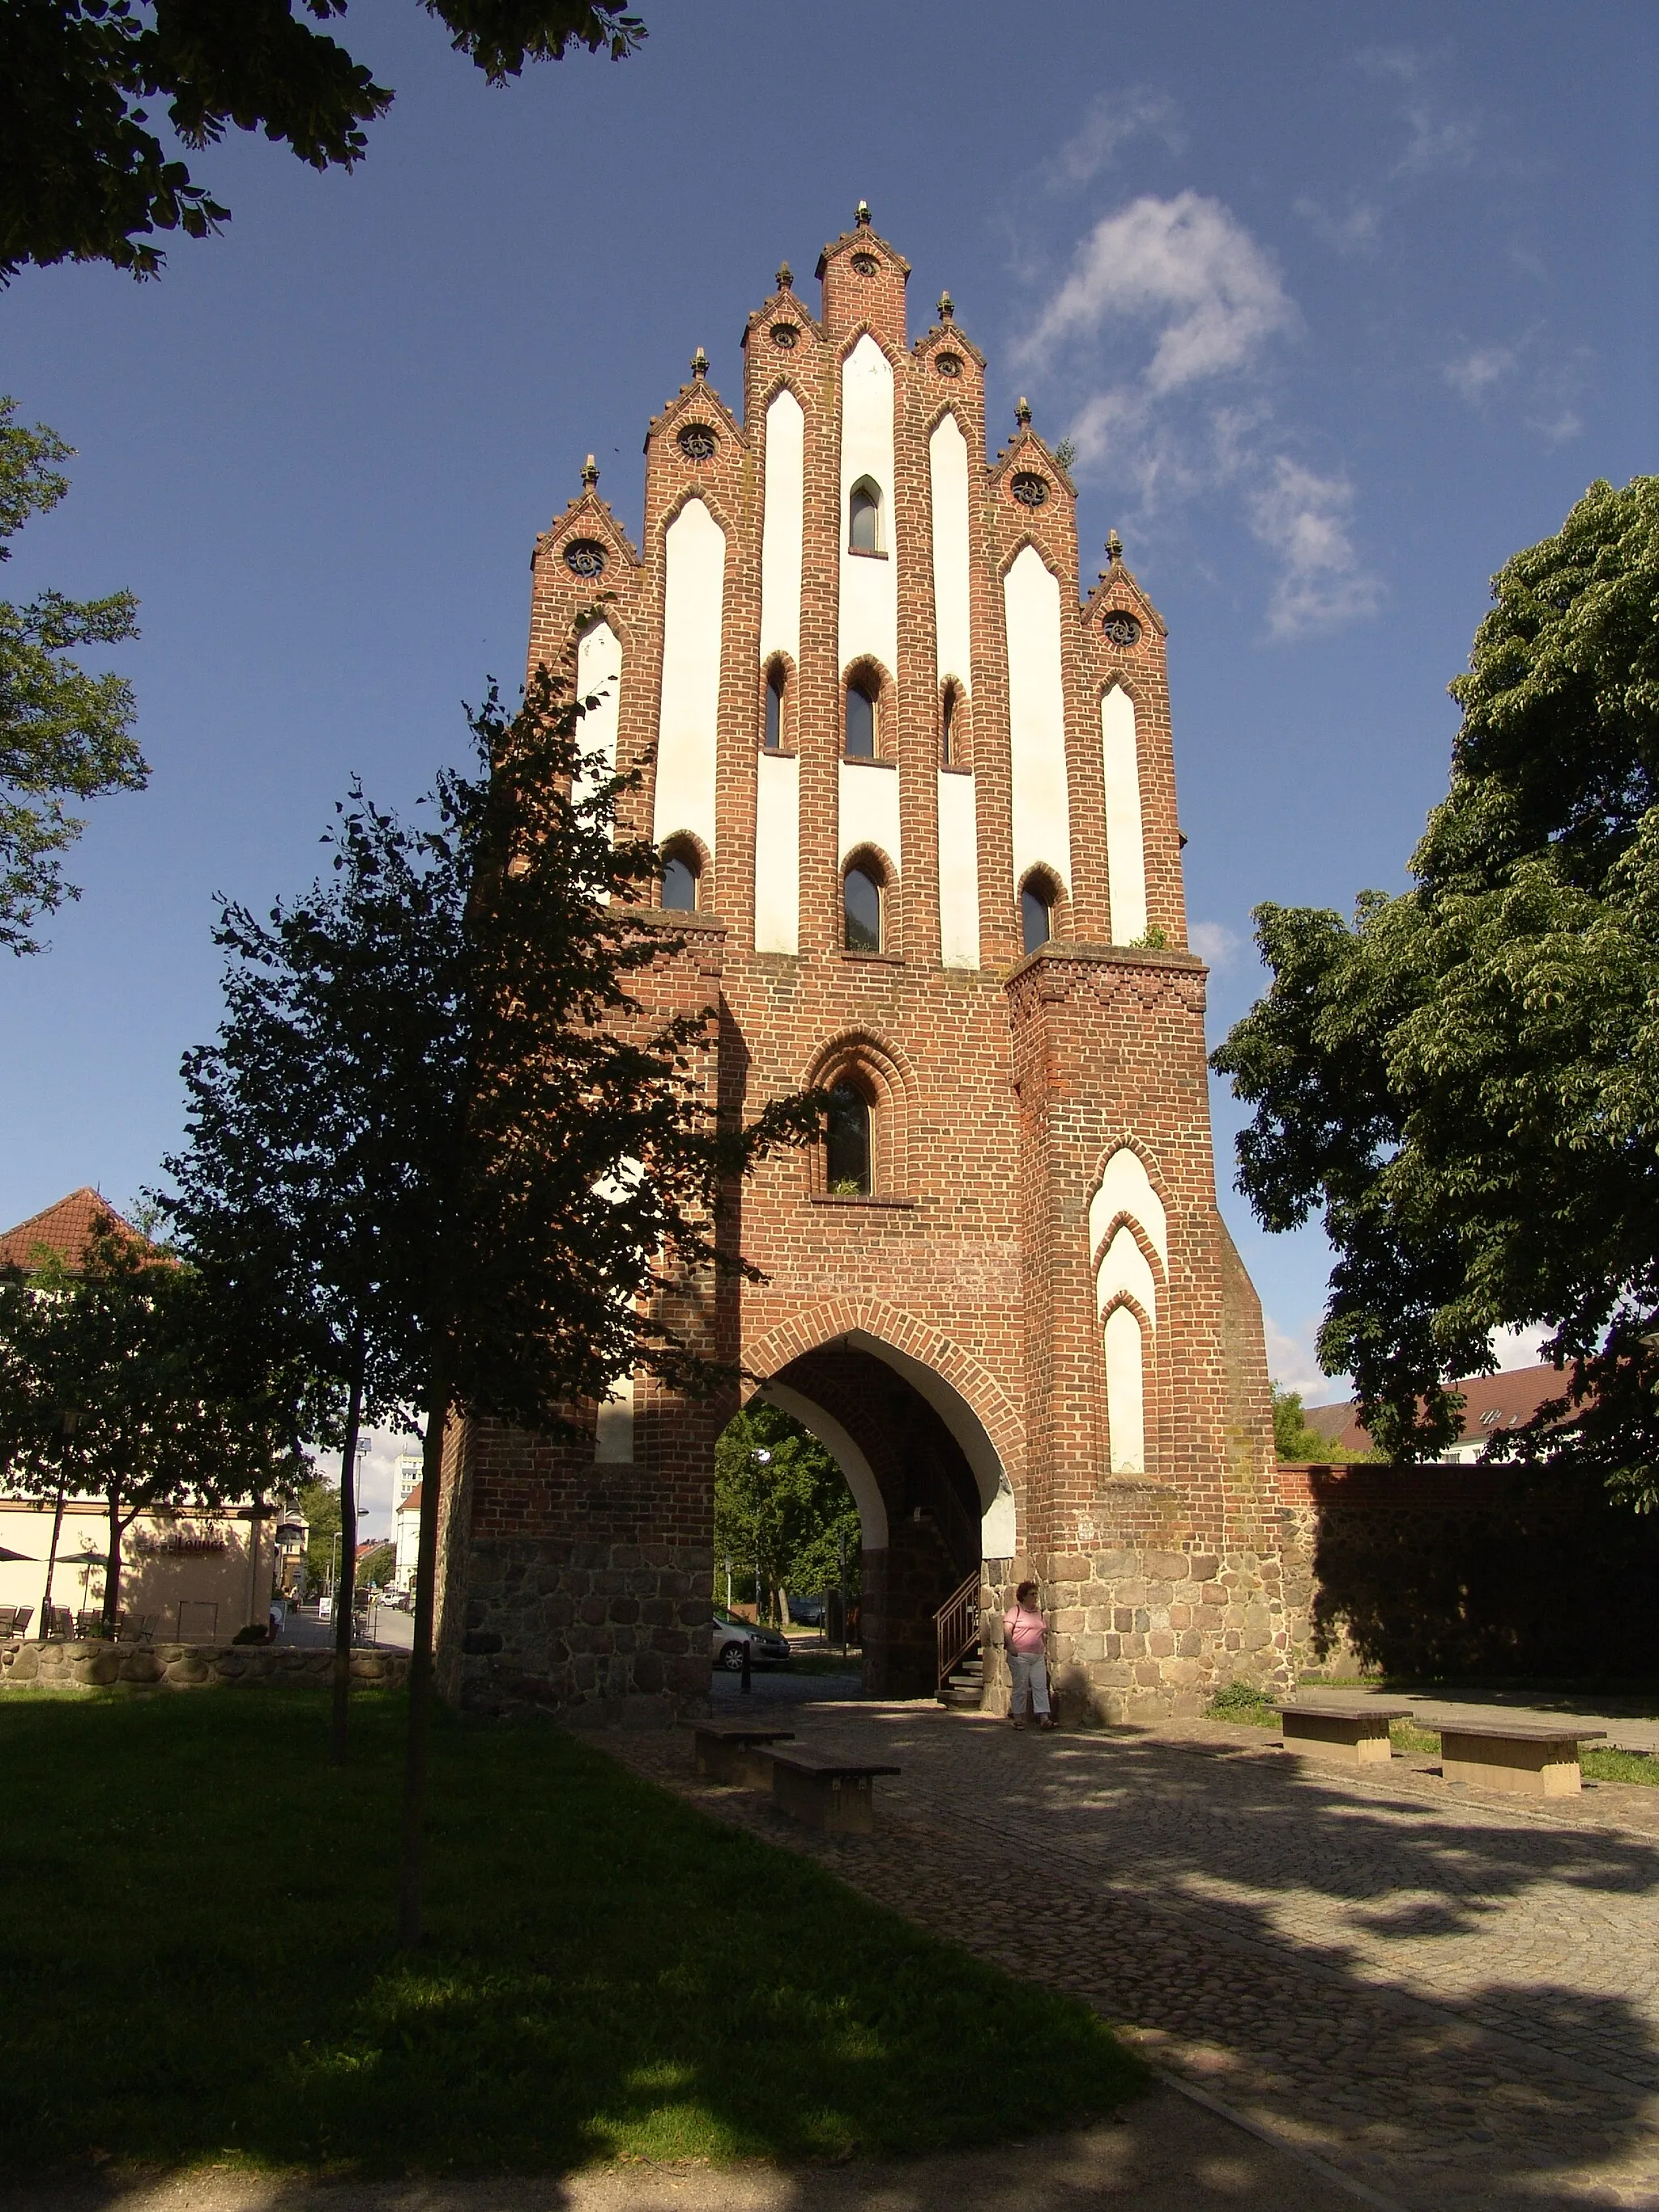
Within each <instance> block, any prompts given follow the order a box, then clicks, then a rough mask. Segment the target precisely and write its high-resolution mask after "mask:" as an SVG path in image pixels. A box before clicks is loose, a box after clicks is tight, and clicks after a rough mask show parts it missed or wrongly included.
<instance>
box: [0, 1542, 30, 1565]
mask: <svg viewBox="0 0 1659 2212" xmlns="http://www.w3.org/2000/svg"><path fill="white" fill-rule="evenodd" d="M29 1557H30V1554H29V1553H27V1552H9V1551H8V1550H7V1549H6V1547H5V1546H4V1545H3V1544H0V1567H9V1565H11V1564H12V1562H13V1560H14V1559H27V1558H29Z"/></svg>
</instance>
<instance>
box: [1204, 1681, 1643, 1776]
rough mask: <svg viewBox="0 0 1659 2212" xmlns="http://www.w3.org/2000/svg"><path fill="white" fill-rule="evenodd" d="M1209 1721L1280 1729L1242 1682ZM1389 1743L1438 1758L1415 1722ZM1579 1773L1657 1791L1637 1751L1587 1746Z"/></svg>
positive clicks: (1396, 1726)
mask: <svg viewBox="0 0 1659 2212" xmlns="http://www.w3.org/2000/svg"><path fill="white" fill-rule="evenodd" d="M1205 1710H1206V1715H1207V1717H1209V1718H1210V1719H1211V1720H1212V1721H1236V1722H1237V1723H1240V1724H1242V1725H1243V1726H1244V1727H1246V1728H1271V1729H1276V1728H1277V1727H1278V1726H1279V1714H1278V1711H1277V1710H1276V1708H1275V1707H1273V1706H1272V1705H1269V1704H1268V1703H1267V1699H1265V1698H1263V1697H1261V1695H1260V1694H1259V1692H1256V1691H1255V1690H1252V1689H1250V1688H1249V1687H1248V1686H1247V1685H1245V1684H1244V1683H1243V1682H1230V1683H1228V1684H1227V1685H1226V1686H1225V1688H1224V1689H1221V1690H1219V1691H1218V1692H1217V1693H1216V1695H1215V1696H1214V1697H1213V1698H1212V1699H1211V1700H1210V1703H1209V1705H1207V1706H1206V1708H1205ZM1389 1741H1390V1742H1391V1743H1392V1744H1393V1746H1394V1747H1395V1750H1396V1751H1399V1752H1416V1753H1421V1754H1422V1755H1424V1756H1425V1757H1427V1758H1430V1759H1438V1758H1439V1756H1440V1731H1439V1730H1438V1729H1431V1728H1421V1727H1419V1725H1418V1723H1416V1722H1415V1721H1391V1722H1390V1723H1389ZM1578 1766H1579V1771H1580V1772H1581V1773H1582V1774H1583V1778H1584V1779H1585V1781H1586V1782H1635V1783H1640V1784H1644V1785H1645V1786H1646V1787H1647V1788H1649V1789H1659V1759H1650V1758H1649V1757H1648V1756H1647V1755H1646V1753H1643V1752H1639V1751H1598V1750H1597V1749H1596V1748H1595V1746H1594V1745H1593V1744H1590V1745H1586V1747H1584V1749H1583V1751H1581V1752H1580V1753H1579V1754H1578Z"/></svg>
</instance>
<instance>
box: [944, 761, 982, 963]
mask: <svg viewBox="0 0 1659 2212" xmlns="http://www.w3.org/2000/svg"><path fill="white" fill-rule="evenodd" d="M939 959H940V962H941V963H942V964H943V965H944V966H945V967H946V968H977V967H978V965H979V823H978V819H977V816H976V811H975V799H974V779H973V777H972V776H971V775H961V774H959V773H957V772H954V771H952V770H951V769H940V770H939Z"/></svg>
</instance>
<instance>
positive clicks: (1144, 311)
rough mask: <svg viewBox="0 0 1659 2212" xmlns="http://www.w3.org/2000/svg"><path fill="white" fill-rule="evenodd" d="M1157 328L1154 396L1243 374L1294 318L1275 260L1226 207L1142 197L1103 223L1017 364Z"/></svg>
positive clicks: (1197, 198) (1183, 196) (1188, 198)
mask: <svg viewBox="0 0 1659 2212" xmlns="http://www.w3.org/2000/svg"><path fill="white" fill-rule="evenodd" d="M1112 320H1123V321H1128V322H1139V323H1143V324H1149V325H1152V328H1153V340H1152V356H1151V359H1150V360H1149V361H1148V362H1146V367H1145V368H1144V370H1143V372H1142V380H1143V382H1144V384H1145V386H1146V389H1147V390H1148V391H1149V392H1152V393H1153V394H1161V393H1167V392H1177V391H1180V390H1181V389H1182V388H1183V387H1184V386H1188V385H1191V384H1193V383H1194V382H1196V381H1198V380H1200V379H1204V378H1209V377H1213V376H1219V375H1224V374H1230V373H1236V372H1237V371H1238V370H1240V369H1243V368H1247V367H1249V365H1251V364H1252V363H1253V362H1255V360H1256V359H1257V358H1258V356H1260V354H1261V349H1262V348H1263V347H1264V346H1265V344H1266V343H1267V340H1268V339H1269V338H1271V337H1274V336H1276V335H1277V334H1278V333H1279V332H1280V331H1287V330H1291V329H1293V328H1294V327H1295V325H1296V323H1297V313H1296V309H1295V307H1294V306H1293V305H1292V304H1291V300H1290V297H1289V295H1287V294H1286V292H1285V287H1284V285H1283V283H1281V282H1280V280H1279V270H1278V268H1277V267H1276V265H1275V264H1274V263H1273V258H1272V257H1271V255H1269V254H1268V253H1267V252H1266V251H1265V250H1264V249H1263V248H1262V247H1261V246H1258V245H1257V243H1256V241H1255V239H1253V238H1252V237H1251V236H1250V234H1249V231H1247V230H1246V229H1245V228H1244V227H1243V224H1242V223H1240V222H1237V221H1236V220H1235V218H1234V217H1233V216H1232V215H1231V214H1230V213H1229V211H1228V210H1227V209H1225V207H1223V206H1222V204H1221V203H1220V201H1219V200H1212V199H1206V198H1205V197H1203V196H1202V195H1201V194H1200V193H1198V192H1194V191H1185V192H1179V193H1177V194H1176V197H1174V198H1173V199H1168V200H1160V199H1154V198H1152V197H1142V198H1140V199H1138V200H1135V201H1133V202H1132V203H1131V204H1130V205H1129V206H1127V208H1124V209H1122V210H1121V211H1120V212H1119V213H1118V214H1116V215H1110V216H1103V218H1102V219H1101V221H1100V222H1097V224H1096V225H1095V227H1094V228H1093V230H1092V231H1091V232H1090V234H1089V235H1088V237H1087V238H1085V240H1083V241H1082V242H1081V243H1080V245H1079V246H1078V249H1077V252H1076V253H1075V255H1074V256H1073V265H1072V271H1071V274H1070V275H1069V276H1067V277H1066V281H1065V282H1064V283H1063V284H1061V286H1060V289H1059V291H1058V292H1056V293H1055V294H1054V297H1053V299H1051V300H1050V301H1049V302H1048V306H1047V307H1045V308H1044V309H1043V311H1042V313H1041V315H1040V316H1039V317H1038V319H1037V322H1036V327H1035V328H1034V329H1033V330H1032V331H1031V333H1030V336H1029V337H1027V338H1026V339H1025V340H1024V343H1022V344H1021V345H1020V346H1019V347H1018V349H1017V357H1018V358H1019V359H1021V360H1023V361H1024V362H1028V363H1033V362H1037V361H1038V360H1040V359H1041V358H1042V356H1044V355H1045V354H1047V353H1048V351H1049V350H1050V349H1052V348H1054V346H1055V345H1057V344H1062V343H1066V342H1067V341H1073V340H1079V339H1092V338H1094V337H1097V336H1098V335H1099V333H1100V331H1102V329H1103V326H1104V325H1105V324H1106V323H1108V322H1109V321H1112Z"/></svg>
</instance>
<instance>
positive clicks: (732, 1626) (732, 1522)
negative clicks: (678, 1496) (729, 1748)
mask: <svg viewBox="0 0 1659 2212" xmlns="http://www.w3.org/2000/svg"><path fill="white" fill-rule="evenodd" d="M862 1539H863V1518H862V1516H861V1514H860V1509H859V1506H858V1504H856V1503H855V1501H854V1496H853V1493H852V1492H851V1490H850V1488H849V1486H848V1482H847V1480H846V1478H845V1475H844V1474H843V1471H842V1463H841V1461H840V1459H839V1458H838V1456H837V1455H836V1453H835V1452H834V1451H833V1450H832V1449H829V1447H828V1446H827V1445H826V1444H824V1443H823V1442H822V1441H821V1440H820V1439H819V1438H818V1437H817V1436H816V1435H814V1434H813V1433H812V1431H811V1426H810V1425H808V1424H806V1423H804V1422H802V1421H800V1420H799V1419H797V1418H796V1417H795V1415H794V1413H793V1411H792V1410H791V1409H789V1408H788V1407H785V1406H783V1405H781V1404H779V1403H775V1402H772V1401H768V1400H767V1399H765V1398H762V1397H756V1398H753V1399H751V1400H750V1402H749V1404H748V1405H747V1406H745V1407H743V1408H742V1410H741V1411H740V1412H738V1413H734V1414H733V1415H732V1419H730V1420H729V1421H728V1422H727V1423H726V1426H725V1428H724V1429H723V1430H722V1431H720V1436H719V1437H718V1439H717V1440H716V1443H715V1446H714V1642H713V1646H712V1656H713V1659H714V1665H715V1667H716V1668H720V1667H722V1666H724V1667H726V1668H731V1669H732V1670H733V1671H736V1670H738V1668H741V1664H742V1651H743V1641H744V1638H743V1628H744V1625H745V1624H749V1623H753V1624H755V1625H757V1626H760V1627H763V1628H771V1629H775V1630H776V1631H778V1632H781V1633H783V1634H785V1635H787V1633H788V1632H790V1631H792V1630H799V1629H801V1628H811V1629H816V1630H817V1631H819V1632H822V1633H823V1634H825V1635H826V1636H829V1635H833V1638H834V1639H835V1640H836V1643H837V1644H839V1643H840V1641H841V1639H842V1634H843V1630H844V1629H846V1630H848V1632H849V1633H850V1638H851V1643H852V1645H853V1646H854V1648H856V1642H857V1628H858V1619H859V1601H860V1571H861V1566H862V1561H863V1541H862Z"/></svg>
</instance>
